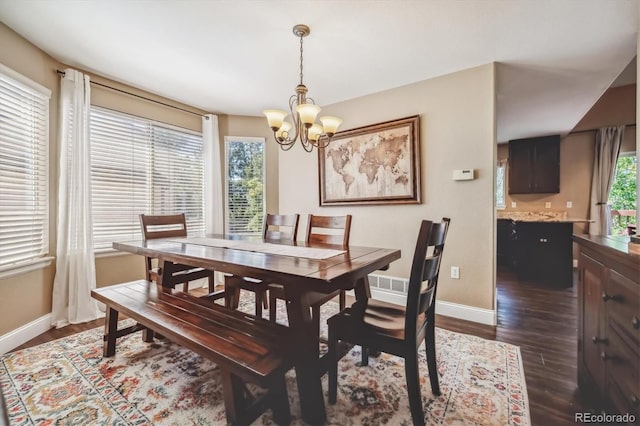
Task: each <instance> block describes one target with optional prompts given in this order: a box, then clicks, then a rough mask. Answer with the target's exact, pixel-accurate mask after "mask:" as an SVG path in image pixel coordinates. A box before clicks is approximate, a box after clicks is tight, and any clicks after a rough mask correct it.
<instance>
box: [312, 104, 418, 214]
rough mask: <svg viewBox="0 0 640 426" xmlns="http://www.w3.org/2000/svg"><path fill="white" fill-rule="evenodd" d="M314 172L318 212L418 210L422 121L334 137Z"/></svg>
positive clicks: (382, 125)
mask: <svg viewBox="0 0 640 426" xmlns="http://www.w3.org/2000/svg"><path fill="white" fill-rule="evenodd" d="M318 170H319V174H320V176H319V182H320V205H321V206H332V205H353V204H419V203H420V192H421V191H420V116H418V115H415V116H412V117H406V118H401V119H397V120H392V121H386V122H384V123H378V124H373V125H370V126H364V127H359V128H356V129H351V130H345V131H342V132H338V133H336V134H335V136H334V137H333V138H332V139H331V143H330V144H329V145H328V146H327V147H326V148H322V149H319V150H318Z"/></svg>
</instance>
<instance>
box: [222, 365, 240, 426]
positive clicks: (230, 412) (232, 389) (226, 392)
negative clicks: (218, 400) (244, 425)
mask: <svg viewBox="0 0 640 426" xmlns="http://www.w3.org/2000/svg"><path fill="white" fill-rule="evenodd" d="M220 375H221V376H222V394H223V396H224V411H225V413H226V416H227V424H228V425H236V424H239V422H240V419H242V418H243V413H242V410H243V408H244V407H243V405H244V404H242V402H243V401H244V384H243V383H242V380H240V379H239V378H238V377H236V376H234V375H233V374H231V373H230V372H228V371H225V370H223V369H221V370H220Z"/></svg>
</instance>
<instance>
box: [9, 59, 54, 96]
mask: <svg viewBox="0 0 640 426" xmlns="http://www.w3.org/2000/svg"><path fill="white" fill-rule="evenodd" d="M0 72H2V73H3V74H6V75H8V76H9V77H11V78H13V79H14V80H16V81H19V82H20V83H22V84H24V85H25V86H28V87H30V88H32V89H33V90H36V91H38V92H40V93H42V94H43V95H45V96H48V97H49V99H51V90H49V89H47V88H46V87H44V86H43V85H41V84H39V83H36V82H35V81H33V80H31V79H30V78H28V77H25V76H23V75H22V74H19V73H17V72H16V71H14V70H12V69H11V68H9V67H7V66H6V65H4V64H0Z"/></svg>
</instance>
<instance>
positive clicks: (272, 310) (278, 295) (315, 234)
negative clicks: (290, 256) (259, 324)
mask: <svg viewBox="0 0 640 426" xmlns="http://www.w3.org/2000/svg"><path fill="white" fill-rule="evenodd" d="M350 233H351V215H350V214H348V215H346V216H317V215H313V214H310V215H309V219H308V222H307V234H306V240H307V243H314V244H331V245H339V246H341V247H343V248H346V247H348V246H349V235H350ZM268 289H269V319H271V320H272V321H274V322H275V318H276V308H277V300H278V299H282V300H286V296H285V294H284V288H283V287H282V286H281V285H279V284H271V285H269V286H268ZM336 296H338V298H339V299H338V301H339V305H340V310H342V309H344V308H345V305H346V293H345V291H344V290H337V291H335V292H332V293H328V294H326V293H310V296H309V297H310V305H311V318H312V319H313V321H314V322H315V329H316V334H317V335H318V336H319V335H320V307H321V306H322V305H324V304H325V303H327V302H328V301H330V300H332V299H334V298H335V297H336Z"/></svg>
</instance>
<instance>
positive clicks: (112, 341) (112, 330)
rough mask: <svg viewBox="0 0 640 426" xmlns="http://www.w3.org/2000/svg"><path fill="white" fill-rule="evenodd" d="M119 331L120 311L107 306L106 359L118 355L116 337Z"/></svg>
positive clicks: (105, 320)
mask: <svg viewBox="0 0 640 426" xmlns="http://www.w3.org/2000/svg"><path fill="white" fill-rule="evenodd" d="M117 331H118V311H116V310H115V309H113V308H112V307H110V306H107V312H106V316H105V318H104V347H103V350H102V353H103V355H104V356H105V357H110V356H114V355H115V354H116V337H117Z"/></svg>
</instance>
